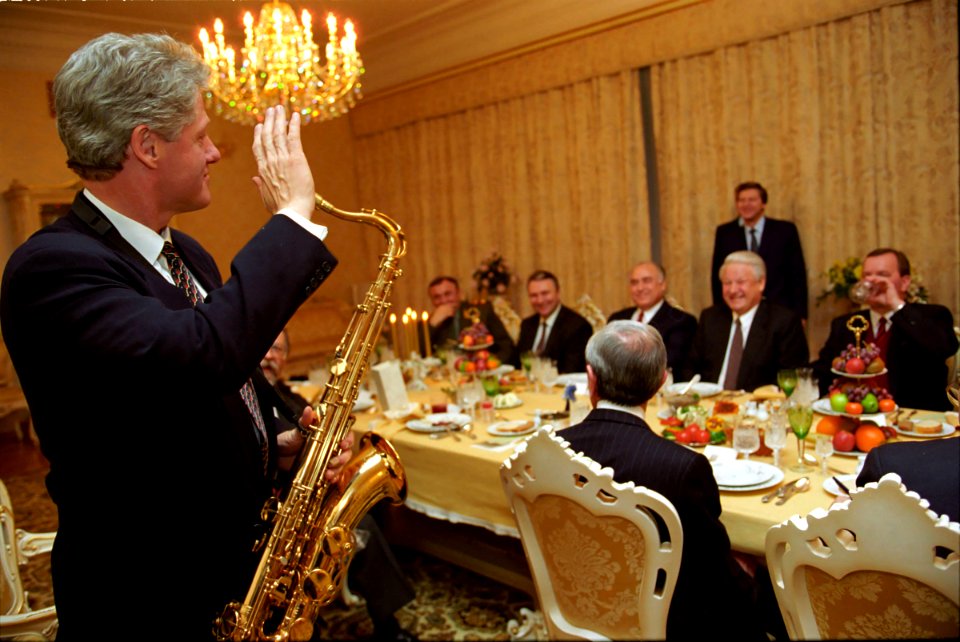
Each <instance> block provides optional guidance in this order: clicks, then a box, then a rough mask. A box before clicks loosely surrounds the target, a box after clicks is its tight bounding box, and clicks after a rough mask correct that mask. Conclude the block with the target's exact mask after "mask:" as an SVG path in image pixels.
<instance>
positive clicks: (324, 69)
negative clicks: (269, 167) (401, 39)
mask: <svg viewBox="0 0 960 642" xmlns="http://www.w3.org/2000/svg"><path fill="white" fill-rule="evenodd" d="M243 24H244V43H243V48H242V49H241V50H240V51H241V54H242V56H243V59H242V61H241V63H240V68H239V69H238V68H237V67H236V52H235V51H234V49H233V47H231V46H228V45H227V44H226V42H225V39H224V36H223V21H221V20H220V19H219V18H217V20H216V21H215V22H214V26H213V31H214V36H213V39H212V40H211V38H210V36H209V34H208V33H207V30H206V29H201V30H200V42H201V44H202V46H203V47H202V48H203V59H204V61H205V62H206V63H207V65H208V66H209V67H210V71H211V73H210V86H209V89H208V91H207V105H208V107H210V108H211V109H212V110H213V111H214V113H216V114H218V115H219V116H222V117H223V118H226V119H227V120H231V121H234V122H237V123H241V124H245V125H255V124H257V123H259V122H263V116H264V114H265V113H266V109H267V108H268V107H272V106H274V105H284V106H285V107H286V108H287V109H288V110H289V111H291V112H293V111H297V112H299V113H300V116H301V122H303V123H309V122H311V121H314V120H317V121H323V120H329V119H331V118H335V117H337V116H340V115H341V114H345V113H346V112H347V111H348V110H349V109H350V108H351V107H353V106H354V104H356V101H357V99H359V98H360V96H361V94H360V76H361V75H362V74H363V71H364V69H363V61H362V60H361V59H360V54H359V53H358V52H357V34H356V32H355V31H354V27H353V22H351V21H350V20H347V21H346V22H345V23H344V25H343V29H344V36H343V37H342V38H340V39H339V40H338V39H337V32H338V29H337V18H336V16H334V15H333V14H332V13H331V14H328V15H327V33H328V39H327V44H326V47H325V50H324V60H321V57H320V48H319V46H318V45H317V44H316V42H314V40H313V18H312V16H311V15H310V13H309V12H308V11H307V10H306V9H304V10H303V12H302V13H301V14H300V21H297V17H296V14H295V13H294V11H293V8H292V7H291V6H290V5H289V4H287V3H285V2H279V1H278V0H273V1H272V2H270V3H268V4H265V5H263V7H261V9H260V19H259V21H258V22H257V23H256V24H254V22H253V15H251V14H250V12H249V11H248V12H246V13H245V14H244V16H243Z"/></svg>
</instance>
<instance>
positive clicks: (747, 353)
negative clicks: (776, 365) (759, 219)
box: [737, 230, 770, 379]
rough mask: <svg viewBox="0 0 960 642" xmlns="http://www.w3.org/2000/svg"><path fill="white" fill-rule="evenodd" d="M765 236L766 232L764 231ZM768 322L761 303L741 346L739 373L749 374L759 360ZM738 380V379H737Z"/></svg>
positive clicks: (765, 308) (765, 310)
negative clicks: (741, 356)
mask: <svg viewBox="0 0 960 642" xmlns="http://www.w3.org/2000/svg"><path fill="white" fill-rule="evenodd" d="M764 234H766V230H764ZM769 322H770V310H769V309H768V308H767V306H766V304H764V302H763V301H761V302H760V305H759V306H757V313H756V314H755V315H753V322H752V323H751V324H750V334H749V335H748V336H747V342H746V343H745V344H744V345H743V359H742V360H741V361H740V372H741V373H743V372H750V370H751V369H752V368H753V367H754V363H755V362H757V360H758V359H760V349H761V346H762V345H763V344H764V343H766V338H767V335H766V331H767V328H768V327H769ZM737 378H738V379H740V377H737Z"/></svg>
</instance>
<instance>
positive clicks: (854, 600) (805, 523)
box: [766, 473, 960, 640]
mask: <svg viewBox="0 0 960 642" xmlns="http://www.w3.org/2000/svg"><path fill="white" fill-rule="evenodd" d="M928 505H929V504H928V503H927V501H926V500H924V499H921V498H920V497H919V496H918V495H917V494H916V493H913V492H910V491H907V489H906V488H905V487H904V486H903V485H902V484H901V483H900V477H899V476H898V475H896V474H895V473H888V474H887V475H884V476H883V477H882V478H881V479H880V481H879V482H877V483H870V484H867V485H866V487H864V488H862V489H859V490H855V491H853V492H852V493H851V500H850V502H849V503H846V504H835V505H833V506H831V507H830V510H828V511H826V510H823V509H816V510H814V511H813V512H811V513H810V515H809V516H807V517H802V516H799V515H795V516H793V517H791V518H790V519H789V520H787V521H785V522H783V523H781V524H779V525H777V526H774V527H772V528H771V529H770V530H769V531H768V532H767V539H766V557H767V565H768V567H769V569H770V577H771V580H772V581H773V587H774V591H775V592H776V594H777V600H778V601H779V603H780V610H781V612H782V613H783V619H784V622H785V624H786V626H787V632H788V633H789V634H790V637H791V639H805V640H819V639H858V640H865V639H898V638H899V639H903V638H956V637H958V635H960V524H958V523H957V522H950V521H949V519H948V518H947V516H946V515H941V516H939V517H938V516H937V515H936V514H935V513H933V512H932V511H929V510H927V507H928Z"/></svg>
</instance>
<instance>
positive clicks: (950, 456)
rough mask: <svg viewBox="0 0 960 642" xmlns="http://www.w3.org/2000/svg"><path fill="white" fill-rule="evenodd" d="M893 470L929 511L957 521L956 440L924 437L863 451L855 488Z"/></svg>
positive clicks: (959, 447)
mask: <svg viewBox="0 0 960 642" xmlns="http://www.w3.org/2000/svg"><path fill="white" fill-rule="evenodd" d="M887 473H897V474H898V475H900V481H902V482H903V485H904V486H906V487H907V490H912V491H913V492H915V493H916V494H918V495H920V497H922V498H924V499H925V500H927V501H928V502H930V510H932V511H933V512H935V513H936V514H937V515H944V514H946V515H947V516H949V518H950V521H951V522H956V521H958V520H960V439H957V438H953V439H928V440H925V441H904V442H891V443H886V444H882V445H880V446H877V447H876V448H873V449H872V450H871V451H870V452H869V453H867V458H866V460H865V461H864V462H863V469H862V470H861V471H860V474H859V475H858V476H857V487H858V488H862V487H863V486H864V485H865V484H869V483H870V482H875V481H880V478H881V477H883V476H884V475H886V474H887Z"/></svg>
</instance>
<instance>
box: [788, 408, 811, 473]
mask: <svg viewBox="0 0 960 642" xmlns="http://www.w3.org/2000/svg"><path fill="white" fill-rule="evenodd" d="M787 420H788V421H789V422H790V427H791V428H792V429H793V434H795V435H796V436H797V452H798V453H799V456H798V458H797V464H796V465H795V466H791V467H790V470H792V471H793V472H795V473H809V472H810V471H812V470H813V469H812V468H810V467H809V466H807V464H806V461H804V458H803V456H804V450H805V446H806V441H805V440H806V438H807V434H808V433H809V432H810V425H811V424H813V408H812V407H810V406H809V405H808V404H804V403H797V402H791V403H790V405H788V406H787Z"/></svg>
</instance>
